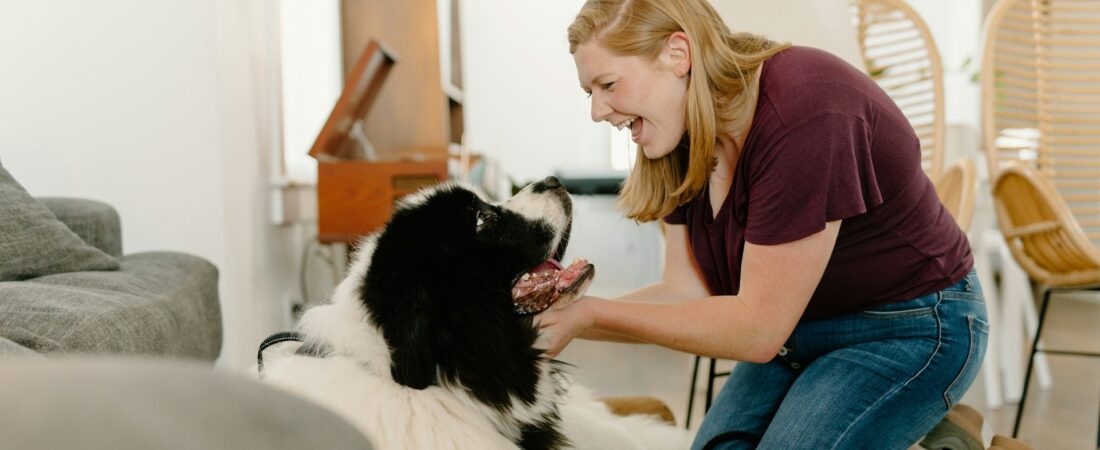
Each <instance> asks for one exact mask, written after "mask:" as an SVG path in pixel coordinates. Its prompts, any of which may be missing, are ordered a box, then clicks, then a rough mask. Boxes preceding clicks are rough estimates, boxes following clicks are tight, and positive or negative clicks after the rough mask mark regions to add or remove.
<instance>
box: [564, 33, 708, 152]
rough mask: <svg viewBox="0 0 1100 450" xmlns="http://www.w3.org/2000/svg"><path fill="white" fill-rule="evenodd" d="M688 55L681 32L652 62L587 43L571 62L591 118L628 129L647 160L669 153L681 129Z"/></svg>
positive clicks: (685, 42)
mask: <svg viewBox="0 0 1100 450" xmlns="http://www.w3.org/2000/svg"><path fill="white" fill-rule="evenodd" d="M688 55H689V53H688V52H687V40H686V37H684V36H683V33H675V34H673V35H672V37H670V38H669V41H668V42H666V44H665V48H664V49H663V50H662V51H661V54H660V55H659V56H658V57H657V59H656V60H648V59H644V58H642V57H639V56H619V55H615V54H613V53H611V52H610V51H608V50H607V49H606V48H604V47H602V46H601V45H599V44H598V43H595V42H591V41H590V42H586V43H584V44H581V45H578V46H577V48H576V51H574V52H573V60H574V61H575V62H576V64H577V76H578V77H579V78H580V82H581V88H582V89H584V91H585V92H587V93H589V94H590V96H591V99H592V120H593V121H595V122H604V121H606V122H608V123H610V124H611V125H612V126H614V127H617V128H630V134H631V137H632V138H633V139H634V142H635V143H637V144H638V145H639V146H641V148H642V149H643V151H644V153H645V156H646V157H647V158H649V159H657V158H660V157H663V156H665V155H667V154H669V153H670V152H672V150H673V149H675V148H676V145H677V144H679V143H680V138H681V137H683V135H684V129H685V126H684V111H685V108H686V99H687V86H688V77H687V73H688V69H689V68H690V67H691V63H690V57H689V56H688Z"/></svg>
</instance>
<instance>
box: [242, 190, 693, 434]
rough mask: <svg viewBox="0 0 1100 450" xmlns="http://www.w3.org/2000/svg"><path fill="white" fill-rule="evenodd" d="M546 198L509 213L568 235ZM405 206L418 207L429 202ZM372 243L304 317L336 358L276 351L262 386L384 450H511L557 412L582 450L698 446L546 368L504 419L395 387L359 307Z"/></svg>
mask: <svg viewBox="0 0 1100 450" xmlns="http://www.w3.org/2000/svg"><path fill="white" fill-rule="evenodd" d="M444 188H446V187H444ZM542 197H545V196H543V195H537V194H532V193H531V192H530V191H529V190H526V191H524V193H521V194H519V195H517V196H516V197H515V198H513V199H512V200H510V201H509V202H508V203H506V204H505V205H504V206H505V207H507V208H509V209H512V210H515V211H520V212H522V213H523V214H524V215H525V216H528V215H530V216H532V217H533V216H537V217H541V218H543V219H544V220H545V219H546V218H547V217H551V218H552V220H554V221H555V223H553V226H556V227H558V228H559V229H561V228H564V227H565V225H566V222H567V221H568V218H567V217H565V214H564V211H563V210H562V207H561V206H560V205H555V204H553V203H551V202H549V201H547V200H545V199H543V198H542ZM408 201H409V202H410V203H419V202H420V201H422V198H420V197H418V198H413V199H410V200H408ZM560 234H561V233H559V236H558V239H560V238H561V236H560ZM374 242H375V241H374V237H369V238H367V239H366V240H364V241H363V242H362V243H361V245H360V250H359V252H358V253H357V255H356V258H355V262H354V263H353V264H352V266H351V268H350V269H349V273H348V276H347V277H346V278H345V279H344V280H343V282H341V283H340V285H339V286H338V287H337V289H336V291H335V293H334V294H333V298H332V301H331V302H330V303H329V304H326V305H322V306H318V307H315V308H312V309H310V310H309V311H307V312H306V313H305V315H304V316H303V317H302V321H301V323H300V324H299V327H298V328H299V331H301V332H303V333H304V334H306V335H307V336H310V337H311V338H315V339H318V340H320V341H322V342H324V343H326V344H328V345H330V346H331V347H332V348H333V350H334V355H332V356H329V357H324V358H318V357H313V356H302V355H295V354H293V352H288V351H286V350H287V349H285V348H284V349H282V351H269V352H267V353H266V354H265V359H264V362H265V364H264V372H263V378H264V380H265V381H267V382H269V383H272V384H274V385H276V386H280V387H282V388H285V389H287V390H289V391H291V392H295V393H298V394H300V395H302V396H304V397H306V398H309V399H312V400H314V401H316V402H317V403H319V404H321V405H324V406H327V407H328V408H330V409H332V410H333V411H335V412H336V413H338V414H340V415H341V416H343V417H344V418H345V419H347V420H348V421H349V422H351V423H352V424H354V425H355V426H356V427H358V428H359V429H360V430H361V431H362V432H363V433H364V434H365V435H367V436H368V437H369V438H370V439H371V440H373V441H374V444H375V445H376V448H379V449H440V450H443V449H514V448H516V445H515V444H514V443H513V442H514V441H515V440H517V438H518V437H519V435H520V430H521V427H522V426H523V425H524V424H532V423H536V421H537V420H538V419H539V418H540V417H542V415H543V414H544V413H545V412H547V411H549V410H552V409H553V408H554V407H555V406H556V407H557V408H558V411H559V413H560V416H561V419H562V421H561V430H562V432H563V435H564V436H565V437H566V439H568V440H569V441H571V442H572V443H573V444H574V445H575V448H578V449H684V448H688V446H689V444H690V443H691V436H690V435H689V434H688V433H687V432H686V431H684V430H680V429H677V428H674V427H671V426H668V425H666V424H663V423H660V422H659V421H658V420H657V419H655V418H652V417H649V416H633V417H620V416H615V415H613V414H611V412H610V411H609V410H608V408H607V406H606V405H604V404H603V403H602V402H600V401H598V400H595V399H594V398H593V396H592V395H591V394H590V393H589V392H588V391H587V390H586V389H584V388H581V387H579V386H575V385H572V383H571V381H570V380H569V379H568V378H567V377H565V376H564V375H559V376H557V377H553V376H551V375H550V372H549V363H547V362H543V363H541V365H542V367H541V368H540V369H541V372H542V374H543V376H542V377H541V379H540V381H539V382H538V386H537V390H538V393H537V396H536V398H537V400H536V401H535V402H534V404H532V405H526V404H525V403H523V402H521V401H519V400H518V399H514V398H513V400H512V407H511V408H510V410H509V411H508V412H507V413H501V412H499V411H498V410H496V409H494V408H491V407H489V406H486V405H484V404H482V403H480V402H479V401H478V400H477V399H475V398H474V397H472V396H471V395H469V394H468V393H467V391H466V390H465V389H464V388H463V387H462V386H450V385H445V386H430V387H428V388H426V389H423V390H416V389H412V388H408V387H405V386H402V385H400V384H398V383H396V382H394V380H393V377H392V376H391V374H390V362H391V360H390V349H389V348H388V346H387V344H386V342H385V340H384V339H383V337H382V334H381V332H380V331H379V330H378V328H377V327H376V326H374V325H373V323H374V322H373V321H372V318H371V315H370V312H369V311H366V310H365V308H364V306H363V303H362V302H361V301H360V299H359V297H358V296H359V292H360V288H361V284H362V280H363V279H364V275H365V274H366V272H367V268H368V267H369V265H370V261H371V256H372V254H373V250H374ZM282 345H285V346H291V345H292V344H282ZM272 350H276V349H275V348H272ZM555 387H563V388H564V389H563V390H556V389H555ZM555 392H565V394H564V395H561V396H559V395H558V394H555Z"/></svg>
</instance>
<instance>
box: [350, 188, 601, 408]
mask: <svg viewBox="0 0 1100 450" xmlns="http://www.w3.org/2000/svg"><path fill="white" fill-rule="evenodd" d="M571 214H572V202H571V200H570V198H569V195H568V194H567V193H566V191H565V189H564V188H563V187H562V185H561V183H560V182H558V180H557V179H555V178H553V177H550V178H547V179H545V180H542V181H540V182H537V183H534V184H531V185H529V186H527V187H526V188H525V189H523V190H522V191H520V192H519V193H518V194H516V195H515V196H514V197H513V198H511V199H510V200H508V201H506V202H504V203H503V204H493V203H491V202H488V201H486V199H485V198H483V197H482V196H481V195H479V194H478V193H477V192H476V191H475V190H473V189H470V188H467V187H465V186H463V185H460V184H452V183H449V184H444V185H440V186H437V187H433V188H429V189H426V190H424V191H421V192H418V193H416V194H413V195H411V196H409V197H406V199H404V200H403V201H401V202H400V203H399V205H398V206H397V208H396V210H395V211H394V213H393V216H392V217H391V219H390V221H389V222H388V223H387V225H386V227H385V228H384V229H383V230H382V231H381V232H380V233H379V234H378V235H376V237H375V238H374V241H373V252H372V253H371V255H370V264H369V266H368V268H367V272H366V275H365V280H364V283H363V288H362V299H363V302H364V305H365V306H366V307H367V309H368V310H369V311H370V316H371V319H372V320H373V321H374V322H375V323H374V325H376V326H377V327H378V328H379V329H380V330H381V332H382V334H383V336H384V338H385V340H386V343H387V345H388V346H389V347H390V351H391V373H392V374H393V378H394V380H395V381H397V382H398V383H401V384H403V385H406V386H409V387H412V388H416V389H423V388H425V387H427V386H429V385H432V384H444V383H455V384H461V385H463V386H466V387H468V388H470V391H471V392H472V393H473V394H474V395H475V396H479V397H481V400H483V401H486V402H487V403H493V404H497V405H504V404H507V402H508V401H509V399H508V396H509V395H510V394H511V395H521V396H522V394H521V393H523V392H529V393H530V392H532V391H533V389H531V388H532V387H533V386H534V384H535V383H536V382H537V377H538V376H539V375H538V373H537V362H538V361H539V360H540V358H541V351H540V350H538V349H535V348H533V345H534V343H535V340H536V338H537V332H536V330H535V329H534V327H533V326H532V323H531V318H530V316H524V315H522V314H520V313H517V310H516V305H515V304H514V303H513V288H514V287H516V286H518V285H522V284H524V283H525V280H528V279H530V278H531V275H530V273H532V272H536V273H538V272H541V273H558V272H567V271H565V270H562V269H561V266H560V265H558V264H557V260H558V259H560V258H561V256H562V254H563V253H564V252H565V249H566V246H567V244H568V240H569V231H570V226H571V222H572V220H571ZM574 272H576V273H575V274H573V275H571V276H569V277H565V276H564V275H563V276H562V278H564V280H561V281H559V282H557V283H556V284H558V285H560V286H559V288H558V289H557V291H554V292H560V293H561V295H562V296H567V295H579V294H580V293H581V292H583V288H584V287H585V286H586V285H587V283H588V281H590V280H591V277H592V267H591V265H588V264H587V263H584V264H583V265H581V266H580V267H579V268H578V269H576V270H574Z"/></svg>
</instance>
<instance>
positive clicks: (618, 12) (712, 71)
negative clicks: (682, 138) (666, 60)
mask: <svg viewBox="0 0 1100 450" xmlns="http://www.w3.org/2000/svg"><path fill="white" fill-rule="evenodd" d="M677 31H683V32H684V33H685V34H686V35H687V36H688V41H689V42H690V44H691V71H690V72H689V77H690V78H689V79H688V90H687V109H686V110H685V112H684V114H685V117H684V121H685V122H686V124H687V135H688V136H690V139H688V140H687V141H688V142H681V143H680V145H679V146H677V148H676V149H675V150H674V151H672V152H671V153H669V154H668V155H666V156H664V157H661V158H658V159H649V158H646V156H645V154H644V152H643V150H642V149H641V148H639V149H638V158H637V162H635V164H634V170H633V171H631V173H630V176H629V177H627V179H626V181H625V182H624V183H623V187H622V190H621V192H620V193H619V206H620V207H622V208H623V209H624V210H625V212H626V215H627V217H630V218H632V219H634V220H637V221H641V222H648V221H651V220H656V219H659V218H661V217H662V216H664V215H666V214H668V213H670V212H672V210H673V209H675V208H676V207H677V206H679V205H682V204H684V203H687V202H688V201H690V200H691V199H693V198H695V197H696V196H697V195H699V193H700V192H701V191H702V190H703V187H705V186H706V184H707V180H708V179H709V178H710V172H711V170H713V169H714V165H715V159H714V145H715V142H716V140H717V138H718V133H719V132H731V131H733V130H737V129H744V128H747V127H746V125H747V120H748V118H749V117H751V115H752V111H750V108H752V107H754V106H755V105H756V99H755V98H754V97H752V96H750V95H748V94H750V93H751V92H752V90H751V89H749V87H750V86H752V84H753V83H755V82H756V76H757V75H758V73H759V72H758V71H757V68H759V67H760V65H761V64H762V63H763V62H764V60H766V59H768V58H769V57H771V56H772V55H774V54H776V53H778V52H780V51H781V50H783V49H785V48H787V47H789V46H790V44H786V43H778V42H774V41H771V40H768V39H766V38H764V37H761V36H757V35H753V34H749V33H733V32H730V30H729V28H728V27H726V24H725V23H724V22H723V21H722V18H721V17H719V16H718V13H717V12H716V11H715V10H714V8H713V7H711V5H710V4H709V3H707V0H587V1H586V2H585V4H584V6H583V7H581V11H580V12H579V13H577V17H576V19H574V20H573V24H572V25H570V26H569V53H575V52H576V50H577V46H579V45H581V44H584V43H586V42H589V41H591V40H592V39H596V40H597V41H596V42H597V43H598V44H600V45H601V46H602V47H604V48H606V49H608V50H609V51H611V52H612V53H614V54H617V55H622V56H641V57H643V58H647V59H649V60H654V59H656V58H657V56H658V55H659V54H660V53H661V48H662V47H663V46H664V44H665V41H666V40H667V39H668V37H669V36H670V35H672V33H675V32H677ZM743 94H745V95H743Z"/></svg>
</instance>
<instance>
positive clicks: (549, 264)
mask: <svg viewBox="0 0 1100 450" xmlns="http://www.w3.org/2000/svg"><path fill="white" fill-rule="evenodd" d="M559 270H561V263H559V262H558V260H556V259H554V258H550V259H548V260H546V261H543V262H542V264H539V265H537V266H535V268H534V269H531V273H533V274H537V275H541V274H544V273H549V272H557V271H559Z"/></svg>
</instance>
